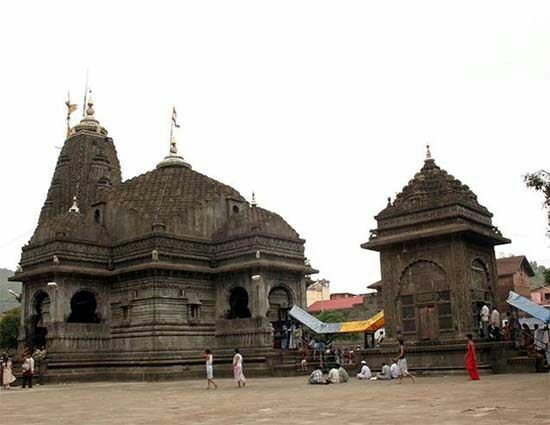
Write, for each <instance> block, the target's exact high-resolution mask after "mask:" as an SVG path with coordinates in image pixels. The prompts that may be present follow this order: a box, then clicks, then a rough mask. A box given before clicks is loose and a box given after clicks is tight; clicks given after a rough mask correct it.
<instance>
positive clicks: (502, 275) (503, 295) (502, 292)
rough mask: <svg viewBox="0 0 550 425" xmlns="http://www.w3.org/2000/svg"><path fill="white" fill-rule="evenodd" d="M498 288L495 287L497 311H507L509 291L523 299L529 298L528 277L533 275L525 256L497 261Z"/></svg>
mask: <svg viewBox="0 0 550 425" xmlns="http://www.w3.org/2000/svg"><path fill="white" fill-rule="evenodd" d="M497 271H498V287H497V294H496V295H497V296H496V299H497V308H498V310H499V311H501V312H502V311H509V310H510V307H509V306H508V304H507V303H506V299H507V298H508V294H509V292H510V291H514V292H515V293H517V294H519V295H521V296H522V297H525V298H527V299H530V298H531V281H530V279H529V278H530V277H531V276H534V275H535V272H534V271H533V269H532V268H531V265H530V264H529V261H527V257H525V255H517V256H513V257H505V258H499V259H497Z"/></svg>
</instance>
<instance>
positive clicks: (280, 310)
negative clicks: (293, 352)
mask: <svg viewBox="0 0 550 425" xmlns="http://www.w3.org/2000/svg"><path fill="white" fill-rule="evenodd" d="M268 299H269V311H268V313H267V316H268V319H269V321H270V322H271V326H272V327H273V348H282V349H287V348H289V345H291V340H292V338H291V333H292V330H293V329H292V328H293V326H292V324H291V322H290V320H289V317H288V312H289V310H290V308H291V307H292V296H291V294H290V292H289V291H288V289H286V288H284V287H282V286H275V287H274V288H273V289H271V291H270V292H269V297H268Z"/></svg>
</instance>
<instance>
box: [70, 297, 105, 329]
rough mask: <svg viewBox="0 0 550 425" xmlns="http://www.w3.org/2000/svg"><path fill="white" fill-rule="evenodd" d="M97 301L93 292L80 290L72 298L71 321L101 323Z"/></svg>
mask: <svg viewBox="0 0 550 425" xmlns="http://www.w3.org/2000/svg"><path fill="white" fill-rule="evenodd" d="M96 310H97V301H96V296H95V294H94V293H93V292H91V291H87V290H82V291H78V292H77V293H76V294H74V295H73V297H72V298H71V314H70V315H69V318H68V320H67V322H69V323H99V322H100V321H101V320H100V318H99V315H98V314H97V312H96Z"/></svg>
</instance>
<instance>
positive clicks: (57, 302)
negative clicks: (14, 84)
mask: <svg viewBox="0 0 550 425" xmlns="http://www.w3.org/2000/svg"><path fill="white" fill-rule="evenodd" d="M304 243H305V241H304V240H303V239H301V238H300V236H299V235H298V233H297V232H296V231H295V230H294V229H293V228H292V227H291V226H290V225H289V224H288V223H287V222H286V221H285V220H284V219H283V218H281V217H280V216H279V215H277V214H275V213H273V212H270V211H267V210H265V209H262V208H260V207H258V206H257V205H256V204H255V202H252V203H249V202H247V200H246V199H245V198H244V197H243V196H242V195H241V194H240V193H239V192H238V191H236V190H235V189H233V188H231V187H229V186H227V185H225V184H222V183H220V182H218V181H216V180H214V179H211V178H209V177H207V176H205V175H203V174H201V173H199V172H197V171H195V170H193V169H192V167H191V166H190V165H189V164H188V163H186V162H185V161H184V159H183V158H182V157H181V156H180V155H178V153H177V150H176V147H175V144H173V145H172V147H171V149H170V154H169V155H168V156H167V157H165V158H164V159H163V160H161V161H160V162H159V163H158V165H157V166H156V168H155V169H153V170H152V171H149V172H147V173H145V174H142V175H140V176H137V177H134V178H131V179H129V180H126V181H123V180H122V178H121V167H120V163H119V159H118V157H117V152H116V148H115V144H114V142H113V139H112V138H110V137H108V135H107V130H106V129H105V128H104V127H102V126H101V125H100V123H99V121H98V120H97V119H96V118H95V115H94V109H93V103H92V102H91V101H89V102H88V108H87V111H86V115H85V117H84V118H83V119H82V121H80V123H79V124H78V125H76V126H75V127H74V128H73V129H72V130H71V132H70V135H69V137H68V138H67V140H66V141H65V143H64V145H63V148H62V149H61V152H60V154H59V158H58V161H57V164H56V166H55V171H54V175H53V179H52V182H51V185H50V188H49V191H48V194H47V198H46V201H45V203H44V206H43V208H42V211H41V213H40V218H39V222H38V226H37V227H36V230H35V232H34V235H33V236H32V238H31V240H30V241H29V243H28V244H27V245H26V246H24V247H23V250H22V257H21V268H20V269H19V270H18V272H17V273H16V275H15V278H14V280H18V281H21V282H23V297H22V299H23V301H22V309H23V315H22V323H21V329H20V340H21V343H22V344H27V345H31V346H37V345H46V347H47V349H48V353H49V354H48V358H49V362H48V375H50V376H58V377H63V376H65V377H66V376H68V375H70V376H79V377H94V378H97V377H102V378H108V377H109V376H115V375H116V377H117V378H121V377H122V378H124V377H126V378H131V377H133V376H139V377H140V378H141V377H142V376H143V377H145V376H148V377H166V376H173V374H175V373H176V374H178V376H179V377H181V376H182V374H183V376H185V373H192V371H193V370H194V368H200V371H201V373H202V363H203V361H202V359H201V357H200V355H201V353H202V351H203V350H204V349H205V348H212V349H213V350H215V352H216V353H217V356H218V357H217V358H218V359H222V358H223V356H226V359H229V356H230V353H231V352H232V349H233V348H236V347H238V348H241V349H242V350H243V351H244V352H245V354H246V356H247V364H248V365H249V370H251V369H254V368H256V369H257V370H259V371H260V370H262V369H264V368H266V367H267V366H266V365H267V363H268V355H269V353H270V352H271V351H272V350H271V349H272V346H271V344H272V338H271V329H272V327H271V325H270V324H272V325H276V324H277V322H279V321H282V320H285V319H286V314H287V311H288V309H289V308H290V307H291V306H292V305H294V304H296V305H298V306H302V307H305V304H306V299H305V285H306V283H305V282H306V276H307V275H309V274H311V273H314V272H315V270H313V269H311V267H310V266H309V265H308V264H307V262H306V261H305V257H304ZM220 361H221V360H220ZM195 370H198V369H195ZM186 371H188V372H186ZM189 371H190V372H189Z"/></svg>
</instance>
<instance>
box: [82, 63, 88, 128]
mask: <svg viewBox="0 0 550 425" xmlns="http://www.w3.org/2000/svg"><path fill="white" fill-rule="evenodd" d="M87 96H88V69H87V68H86V87H84V104H83V105H82V118H84V116H85V115H86V101H87V100H88V98H87Z"/></svg>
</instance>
